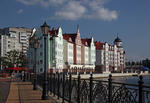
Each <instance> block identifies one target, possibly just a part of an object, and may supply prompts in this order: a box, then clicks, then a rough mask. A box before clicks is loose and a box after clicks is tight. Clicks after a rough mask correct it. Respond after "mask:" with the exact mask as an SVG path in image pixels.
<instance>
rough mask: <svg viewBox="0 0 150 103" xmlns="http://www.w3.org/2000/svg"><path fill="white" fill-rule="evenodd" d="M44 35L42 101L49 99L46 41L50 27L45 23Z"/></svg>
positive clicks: (43, 26)
mask: <svg viewBox="0 0 150 103" xmlns="http://www.w3.org/2000/svg"><path fill="white" fill-rule="evenodd" d="M41 30H42V34H43V36H44V83H43V91H42V100H47V99H48V92H47V85H48V81H47V69H46V65H47V64H46V39H47V36H48V32H49V26H48V25H47V24H46V22H44V24H43V25H42V26H41Z"/></svg>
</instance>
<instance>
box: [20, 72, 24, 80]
mask: <svg viewBox="0 0 150 103" xmlns="http://www.w3.org/2000/svg"><path fill="white" fill-rule="evenodd" d="M21 79H22V80H23V79H24V71H22V72H21Z"/></svg>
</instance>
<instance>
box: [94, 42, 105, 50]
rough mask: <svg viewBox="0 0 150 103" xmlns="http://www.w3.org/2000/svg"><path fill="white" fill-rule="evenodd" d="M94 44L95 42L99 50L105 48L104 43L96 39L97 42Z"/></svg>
mask: <svg viewBox="0 0 150 103" xmlns="http://www.w3.org/2000/svg"><path fill="white" fill-rule="evenodd" d="M94 44H95V47H96V49H97V50H103V49H104V48H103V45H104V43H101V42H98V41H96V42H94Z"/></svg>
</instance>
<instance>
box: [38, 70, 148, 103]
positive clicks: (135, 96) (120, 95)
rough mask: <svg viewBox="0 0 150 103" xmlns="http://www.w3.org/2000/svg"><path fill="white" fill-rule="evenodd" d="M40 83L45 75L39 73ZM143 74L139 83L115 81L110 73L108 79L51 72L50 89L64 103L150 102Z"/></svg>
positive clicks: (40, 84) (40, 83)
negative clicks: (87, 78)
mask: <svg viewBox="0 0 150 103" xmlns="http://www.w3.org/2000/svg"><path fill="white" fill-rule="evenodd" d="M37 77H38V78H37V79H38V80H37V81H38V85H39V86H41V87H42V83H43V79H42V78H43V76H42V75H38V76H37ZM143 83H144V82H143V78H142V76H140V77H139V81H138V84H137V85H136V84H127V83H119V82H113V81H112V76H111V75H109V78H108V81H102V80H93V77H92V74H91V76H90V78H89V80H82V79H81V78H80V74H79V75H78V79H76V80H75V79H74V80H73V79H72V75H71V74H69V76H66V75H65V74H59V73H57V74H49V75H48V90H49V93H50V94H51V95H53V96H57V99H60V97H61V98H62V103H64V101H67V102H69V103H150V86H144V85H143Z"/></svg>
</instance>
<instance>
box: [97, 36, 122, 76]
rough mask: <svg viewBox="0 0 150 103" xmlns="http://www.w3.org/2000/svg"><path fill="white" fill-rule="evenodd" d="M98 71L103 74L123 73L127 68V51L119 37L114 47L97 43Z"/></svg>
mask: <svg viewBox="0 0 150 103" xmlns="http://www.w3.org/2000/svg"><path fill="white" fill-rule="evenodd" d="M95 46H96V71H97V72H102V73H110V72H123V71H124V68H125V51H124V49H123V46H122V41H121V39H120V38H119V37H117V38H116V39H115V40H114V44H113V45H109V44H108V43H106V42H105V43H101V42H97V41H96V42H95Z"/></svg>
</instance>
